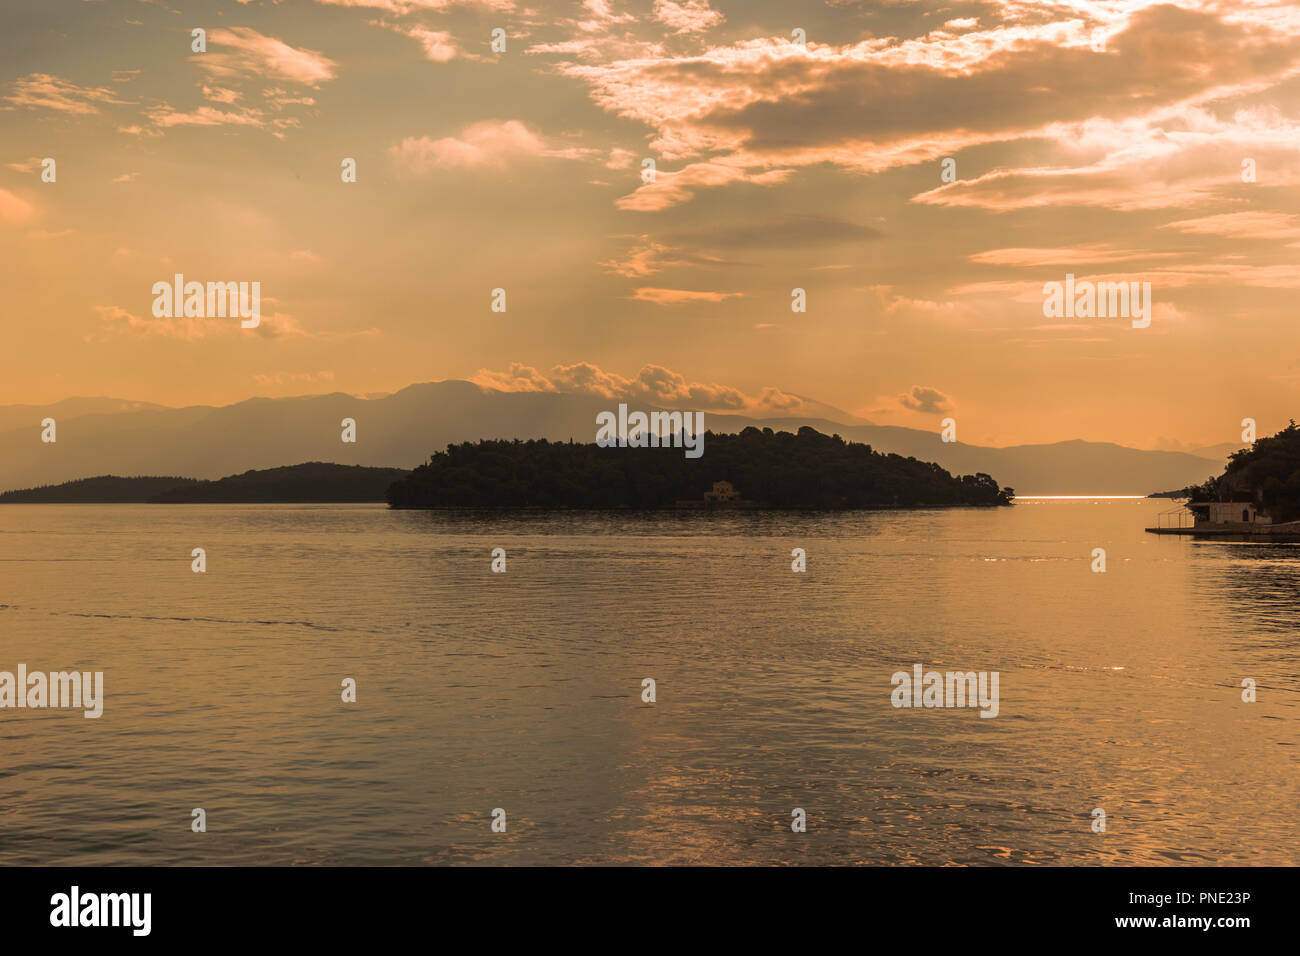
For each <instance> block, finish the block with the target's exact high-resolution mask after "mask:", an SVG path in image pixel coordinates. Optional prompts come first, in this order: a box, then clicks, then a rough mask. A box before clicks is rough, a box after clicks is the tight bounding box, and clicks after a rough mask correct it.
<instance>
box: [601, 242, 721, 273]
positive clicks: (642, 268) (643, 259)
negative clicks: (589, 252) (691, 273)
mask: <svg viewBox="0 0 1300 956" xmlns="http://www.w3.org/2000/svg"><path fill="white" fill-rule="evenodd" d="M726 264H727V263H726V262H724V261H723V260H722V259H719V258H717V257H716V256H706V255H696V254H693V253H688V252H683V251H682V250H680V249H677V248H675V247H673V246H668V245H665V244H664V243H661V242H656V241H654V240H653V239H651V238H650V237H649V236H640V237H638V239H637V244H636V245H635V246H634V247H633V248H632V249H630V250H628V251H627V252H626V253H624V254H623V256H622V257H621V258H616V259H607V260H604V261H602V262H598V263H597V265H599V266H600V267H601V268H602V269H604V270H605V271H606V272H612V273H614V274H615V275H620V276H623V277H624V278H627V279H640V278H644V277H645V276H650V275H654V274H655V273H657V272H662V271H663V270H664V269H672V268H678V267H682V266H718V265H726Z"/></svg>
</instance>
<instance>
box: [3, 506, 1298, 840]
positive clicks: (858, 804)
mask: <svg viewBox="0 0 1300 956" xmlns="http://www.w3.org/2000/svg"><path fill="white" fill-rule="evenodd" d="M1169 506H1170V503H1169V502H1167V501H1146V500H1142V501H1024V500H1022V501H1021V502H1020V503H1018V504H1017V505H1016V506H1015V507H1013V508H1007V509H999V510H996V511H990V510H936V511H918V512H860V513H854V514H838V515H826V514H817V515H800V514H758V513H732V514H716V515H708V514H701V513H693V514H692V513H687V514H656V515H628V514H617V515H615V514H598V515H585V514H584V515H579V514H542V515H528V516H519V515H515V516H504V517H502V516H485V515H463V514H462V515H445V514H430V513H422V512H391V511H388V510H387V509H385V508H384V507H382V506H329V507H310V506H250V507H244V506H233V505H223V506H203V505H180V506H160V505H153V506H134V505H117V506H113V505H102V506H101V505H85V506H82V505H52V506H46V505H10V506H5V507H0V670H10V671H13V670H16V668H17V665H18V663H19V662H22V663H25V664H27V665H28V667H29V669H32V670H37V669H43V670H63V669H73V668H75V669H78V670H102V671H104V674H105V677H104V680H105V689H106V703H105V709H104V716H103V717H102V718H100V719H98V720H86V719H84V718H83V717H82V716H81V713H80V712H79V711H67V710H64V711H60V710H44V711H33V710H21V711H20V710H10V709H6V710H0V754H2V755H3V759H0V863H36V864H65V863H66V864H74V863H75V864H89V865H98V864H158V863H184V864H352V863H357V864H389V863H391V864H449V863H484V864H506V863H509V864H540V863H763V864H769V863H833V864H845V863H858V862H862V863H889V864H893V863H903V864H913V863H921V864H954V863H955V864H1005V863H1016V864H1026V863H1028V864H1114V863H1129V864H1144V863H1155V864H1162V863H1167V864H1191V863H1233V864H1254V863H1282V864H1295V863H1297V862H1300V838H1298V837H1297V827H1296V821H1295V813H1296V807H1297V806H1300V800H1298V799H1297V797H1298V796H1300V794H1298V790H1300V783H1298V781H1300V774H1297V743H1300V731H1298V730H1297V728H1298V726H1300V725H1298V724H1297V718H1298V717H1300V629H1298V627H1297V619H1298V612H1300V547H1296V546H1292V545H1269V544H1225V543H1198V542H1194V541H1191V540H1186V539H1179V538H1165V537H1156V536H1153V535H1146V534H1144V533H1143V532H1142V528H1143V527H1144V526H1146V525H1150V524H1154V523H1155V520H1154V516H1155V514H1156V512H1158V511H1161V510H1164V509H1166V508H1168V507H1169ZM195 547H203V548H205V549H206V550H207V562H208V565H207V573H206V574H195V573H193V572H192V571H191V570H190V561H191V558H190V552H191V550H192V549H193V548H195ZM495 547H503V548H505V549H506V551H507V554H508V571H507V573H505V574H493V573H491V571H490V552H491V549H493V548H495ZM795 547H802V548H805V549H806V550H807V553H808V571H807V573H806V574H794V573H792V572H791V570H790V562H791V557H790V552H791V549H792V548H795ZM1096 547H1101V548H1105V549H1106V551H1107V564H1108V569H1107V571H1106V573H1104V574H1098V573H1093V572H1092V571H1091V563H1092V557H1091V551H1092V549H1093V548H1096ZM918 663H919V664H923V665H926V667H927V669H929V667H930V666H932V665H933V666H934V667H935V668H937V669H960V670H987V671H998V672H999V673H1000V675H1001V677H1000V691H1001V705H1000V707H1001V712H1000V714H999V716H998V717H997V718H995V719H981V718H979V716H978V711H976V710H971V709H964V710H956V709H953V710H903V709H895V708H893V707H892V706H891V705H890V692H891V689H892V687H891V684H890V677H891V675H892V674H893V673H894V672H895V671H896V670H907V671H910V670H911V668H912V666H913V665H914V664H918ZM347 677H351V678H355V680H356V681H357V684H358V701H357V703H356V704H351V705H350V704H344V703H343V702H342V701H341V699H340V684H341V681H342V680H343V679H344V678H347ZM644 677H653V678H654V679H655V680H656V682H657V691H658V700H657V702H656V703H654V704H646V703H642V701H641V680H642V678H644ZM1247 677H1249V678H1253V679H1255V680H1256V681H1257V682H1258V701H1257V702H1256V703H1253V704H1249V703H1243V702H1242V700H1241V688H1240V683H1241V681H1242V679H1243V678H1247ZM195 807H202V808H204V809H205V810H206V812H207V821H208V832H206V833H193V832H191V829H190V821H191V810H192V809H193V808H195ZM497 807H500V808H503V809H505V810H506V814H507V831H506V832H505V833H493V832H491V829H490V817H491V813H492V811H493V809H494V808H497ZM795 807H802V808H804V809H805V810H806V811H807V815H808V832H807V833H802V834H795V833H792V832H791V830H790V820H791V811H792V809H793V808H795ZM1095 807H1101V808H1103V809H1104V810H1105V812H1106V815H1107V832H1105V833H1101V834H1099V833H1094V832H1092V829H1091V823H1092V816H1091V813H1092V810H1093V808H1095Z"/></svg>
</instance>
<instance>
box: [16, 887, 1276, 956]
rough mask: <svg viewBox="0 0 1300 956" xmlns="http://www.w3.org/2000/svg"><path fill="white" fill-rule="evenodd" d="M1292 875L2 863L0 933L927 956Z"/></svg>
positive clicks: (1190, 918) (1208, 915) (1197, 900)
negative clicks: (896, 948)
mask: <svg viewBox="0 0 1300 956" xmlns="http://www.w3.org/2000/svg"><path fill="white" fill-rule="evenodd" d="M1294 877H1295V870H1294V869H1288V868H1282V867H1277V868H1238V869H1214V868H1200V867H1197V868H1191V867H1188V868H1181V867H1180V868H1155V867H1150V868H1119V867H1114V868H1105V869H1069V868H1043V869H1030V868H997V869H956V868H953V869H943V868H928V869H922V868H907V869H900V868H873V867H862V868H842V869H828V868H822V869H811V868H805V869H759V868H745V869H740V868H727V869H720V868H708V867H699V868H681V869H663V868H660V869H656V868H651V869H635V870H634V869H624V868H600V867H588V868H564V869H558V868H540V867H539V868H528V867H523V868H511V869H480V868H451V869H432V868H431V869H414V868H412V869H407V868H364V869H360V868H297V869H294V868H248V867H238V868H215V867H209V868H166V869H164V868H154V869H144V868H102V869H81V868H60V867H49V868H25V867H11V868H0V918H2V919H3V926H4V930H3V932H4V938H5V940H6V942H12V941H14V940H15V939H19V938H31V937H37V938H40V939H41V940H42V941H48V942H51V943H54V944H56V945H57V944H58V942H59V940H60V937H62V938H63V941H64V942H73V943H75V944H77V945H81V944H84V943H87V942H91V943H95V942H99V941H104V942H107V941H109V940H114V941H115V943H116V944H125V945H150V944H159V943H161V944H176V943H187V942H198V943H203V944H208V945H210V944H212V943H215V942H218V941H270V942H275V941H280V940H284V941H286V942H291V943H294V944H295V945H296V946H301V945H302V944H304V943H311V942H320V943H322V944H327V945H330V946H331V947H335V946H338V945H340V944H346V943H348V942H359V943H370V944H373V943H375V942H377V941H383V940H386V939H389V938H392V939H395V940H396V939H401V938H404V937H405V938H410V937H412V936H414V937H415V938H416V939H426V940H428V941H430V942H433V941H438V940H441V941H443V942H444V943H452V942H453V939H454V937H448V936H447V935H446V933H447V931H448V930H449V929H456V930H459V931H464V932H466V933H468V934H469V935H468V936H467V937H462V938H463V942H462V943H461V944H458V945H464V944H469V945H471V946H472V945H473V944H474V943H475V942H476V941H482V942H491V943H494V944H499V943H500V942H501V941H502V939H503V937H504V938H518V939H519V940H520V941H521V942H529V943H533V944H544V943H546V941H547V938H548V937H549V938H550V939H551V940H552V942H554V941H555V937H556V934H561V936H562V937H564V938H566V939H576V938H579V937H587V936H589V934H598V935H591V936H590V939H591V941H592V942H596V941H598V940H604V945H610V946H618V947H621V946H629V947H636V948H640V946H641V945H643V944H649V945H651V946H668V945H672V946H674V947H676V946H678V945H680V944H681V943H682V942H683V941H684V938H683V937H682V936H679V935H676V932H677V931H678V930H682V931H687V930H689V932H690V933H692V934H693V935H692V937H691V939H692V940H693V941H699V940H700V937H701V936H705V937H707V936H710V935H717V936H719V937H720V938H725V939H726V940H727V941H728V942H729V943H730V944H735V943H736V942H739V941H742V940H747V939H754V940H755V941H758V942H762V943H764V944H765V945H768V946H770V945H772V944H774V943H776V942H777V941H778V940H779V939H781V938H784V937H787V936H789V937H790V938H792V939H797V938H799V937H800V936H802V937H803V938H804V943H805V945H806V944H807V943H808V942H810V940H811V939H812V938H814V937H809V936H808V934H809V933H810V932H811V933H815V934H816V937H820V938H823V939H825V937H824V936H823V935H822V934H824V933H826V932H831V931H843V932H848V933H850V934H851V936H850V939H858V940H861V941H864V942H865V941H868V940H869V941H871V942H873V943H874V942H877V941H893V940H897V941H899V942H903V943H908V942H915V943H918V944H922V945H925V944H926V943H927V942H928V943H933V944H936V945H939V946H940V947H943V948H944V949H945V950H946V949H947V948H948V947H951V946H961V945H977V944H982V945H987V944H989V943H993V942H1003V941H1007V942H1014V941H1017V940H1025V941H1027V942H1044V941H1048V940H1053V939H1055V940H1063V939H1070V940H1074V939H1079V938H1097V937H1106V938H1111V939H1122V938H1124V937H1126V936H1127V937H1132V938H1135V939H1139V940H1143V941H1146V942H1153V941H1160V940H1169V941H1175V940H1176V941H1178V942H1179V943H1180V944H1181V943H1184V942H1186V941H1188V940H1189V939H1191V938H1193V937H1196V938H1200V939H1204V940H1207V941H1211V940H1212V941H1213V942H1215V943H1217V944H1223V945H1232V944H1233V943H1236V942H1239V941H1244V940H1247V939H1250V938H1252V937H1251V934H1253V933H1256V932H1259V931H1261V930H1262V931H1264V932H1265V933H1269V934H1270V935H1272V934H1276V933H1279V932H1282V931H1284V930H1285V929H1286V928H1287V924H1288V922H1289V917H1288V916H1286V915H1284V912H1283V910H1284V907H1287V908H1289V906H1288V904H1289V903H1290V900H1291V896H1292V892H1293V884H1294ZM73 887H76V890H75V902H76V904H77V905H76V906H75V907H74V906H73V902H74V890H73ZM106 894H111V895H109V896H107V897H106ZM122 894H126V895H122ZM131 894H138V895H134V896H133V895H131ZM143 894H148V900H147V903H148V905H147V908H146V905H145V903H146V900H145V897H144V895H143ZM65 903H66V905H65ZM74 910H75V916H74V915H73V913H74ZM146 916H147V920H146ZM87 922H96V923H113V922H116V923H117V924H118V925H116V926H114V925H99V926H86V925H82V924H84V923H87ZM74 923H75V924H77V925H75V926H74V925H73V924H74ZM55 924H60V925H55ZM145 929H147V930H148V933H147V935H146V934H145V933H144V932H143V930H145ZM421 934H433V935H421ZM611 934H612V935H611ZM459 935H460V934H459V933H458V936H459Z"/></svg>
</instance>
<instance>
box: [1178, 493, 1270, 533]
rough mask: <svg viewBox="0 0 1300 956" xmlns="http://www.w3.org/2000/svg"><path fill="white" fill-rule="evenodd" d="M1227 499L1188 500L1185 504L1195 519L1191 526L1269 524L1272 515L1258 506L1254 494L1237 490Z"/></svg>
mask: <svg viewBox="0 0 1300 956" xmlns="http://www.w3.org/2000/svg"><path fill="white" fill-rule="evenodd" d="M1228 497H1229V500H1227V501H1189V502H1188V503H1187V505H1186V508H1187V510H1188V511H1190V512H1191V513H1192V516H1193V518H1194V520H1195V523H1194V524H1193V527H1199V526H1201V525H1232V524H1246V525H1257V524H1263V525H1269V524H1272V523H1273V517H1272V516H1271V515H1270V514H1269V513H1268V512H1267V511H1265V510H1264V509H1263V508H1261V507H1259V505H1258V503H1257V502H1256V500H1255V496H1254V495H1251V494H1248V493H1246V492H1238V493H1236V494H1233V495H1230V496H1228Z"/></svg>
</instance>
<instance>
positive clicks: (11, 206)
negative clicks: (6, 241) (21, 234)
mask: <svg viewBox="0 0 1300 956" xmlns="http://www.w3.org/2000/svg"><path fill="white" fill-rule="evenodd" d="M35 214H36V207H35V206H33V205H32V204H31V203H29V202H28V201H27V200H26V199H23V198H22V197H21V196H17V195H15V194H14V193H11V192H10V191H9V190H7V189H0V222H13V223H19V222H26V221H27V220H28V219H31V218H32V216H34V215H35Z"/></svg>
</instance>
